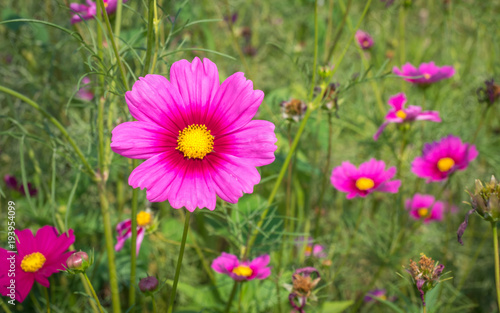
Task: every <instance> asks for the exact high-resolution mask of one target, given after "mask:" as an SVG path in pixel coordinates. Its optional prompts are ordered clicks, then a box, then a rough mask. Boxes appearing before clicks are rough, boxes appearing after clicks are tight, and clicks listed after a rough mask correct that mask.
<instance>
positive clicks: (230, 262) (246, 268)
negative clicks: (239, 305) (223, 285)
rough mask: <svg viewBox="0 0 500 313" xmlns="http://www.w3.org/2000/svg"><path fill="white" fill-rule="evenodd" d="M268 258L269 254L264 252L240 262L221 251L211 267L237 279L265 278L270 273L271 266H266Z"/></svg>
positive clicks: (233, 256)
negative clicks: (249, 259)
mask: <svg viewBox="0 0 500 313" xmlns="http://www.w3.org/2000/svg"><path fill="white" fill-rule="evenodd" d="M269 260H270V257H269V254H264V255H261V256H259V257H257V258H255V259H253V260H252V261H250V262H248V261H243V262H240V261H239V260H238V258H237V257H236V256H235V255H232V254H229V253H225V252H222V255H221V256H220V257H218V258H216V259H214V260H213V261H212V269H213V270H214V271H216V272H217V273H221V274H226V275H228V276H229V277H231V278H232V279H234V280H237V281H247V280H252V279H265V278H267V277H268V276H269V275H271V268H270V267H266V266H267V265H268V264H269Z"/></svg>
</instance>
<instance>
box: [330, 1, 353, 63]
mask: <svg viewBox="0 0 500 313" xmlns="http://www.w3.org/2000/svg"><path fill="white" fill-rule="evenodd" d="M351 4H352V0H349V2H347V8H346V10H345V12H344V16H343V17H342V22H340V26H339V28H338V29H337V32H336V33H335V39H333V44H332V46H331V47H330V50H329V51H328V54H327V56H326V58H325V64H326V63H328V61H330V58H331V57H332V55H333V52H334V51H335V47H336V46H337V43H338V41H339V39H340V35H341V34H342V31H343V30H344V26H345V23H346V21H347V15H348V14H349V10H350V9H351Z"/></svg>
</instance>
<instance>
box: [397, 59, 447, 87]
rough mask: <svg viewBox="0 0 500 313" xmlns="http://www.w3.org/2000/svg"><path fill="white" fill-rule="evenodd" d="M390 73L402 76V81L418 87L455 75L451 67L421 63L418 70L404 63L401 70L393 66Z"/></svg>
mask: <svg viewBox="0 0 500 313" xmlns="http://www.w3.org/2000/svg"><path fill="white" fill-rule="evenodd" d="M392 72H393V73H394V74H396V75H399V76H403V79H404V80H406V81H408V82H410V83H414V84H418V85H429V84H432V83H435V82H437V81H440V80H442V79H446V78H450V77H452V76H453V75H455V69H454V68H453V66H443V67H439V66H436V65H435V64H434V62H429V63H422V64H420V66H419V67H418V69H417V68H415V67H414V66H413V65H411V64H410V63H406V64H405V65H403V67H402V68H401V70H399V68H397V67H396V66H395V67H394V68H393V69H392Z"/></svg>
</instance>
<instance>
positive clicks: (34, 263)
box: [21, 252, 46, 273]
mask: <svg viewBox="0 0 500 313" xmlns="http://www.w3.org/2000/svg"><path fill="white" fill-rule="evenodd" d="M45 260H46V259H45V257H44V256H43V254H41V253H40V252H33V253H31V254H28V255H26V256H24V258H23V260H22V261H21V268H22V269H23V271H25V272H27V273H34V272H36V271H38V270H39V269H41V268H42V266H43V265H44V264H45Z"/></svg>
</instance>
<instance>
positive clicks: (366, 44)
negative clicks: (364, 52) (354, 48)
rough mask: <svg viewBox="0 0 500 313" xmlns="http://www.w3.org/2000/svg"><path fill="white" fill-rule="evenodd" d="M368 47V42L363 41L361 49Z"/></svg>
mask: <svg viewBox="0 0 500 313" xmlns="http://www.w3.org/2000/svg"><path fill="white" fill-rule="evenodd" d="M369 45H370V42H369V41H368V40H366V39H365V40H363V47H365V48H366V47H368V46H369Z"/></svg>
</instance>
